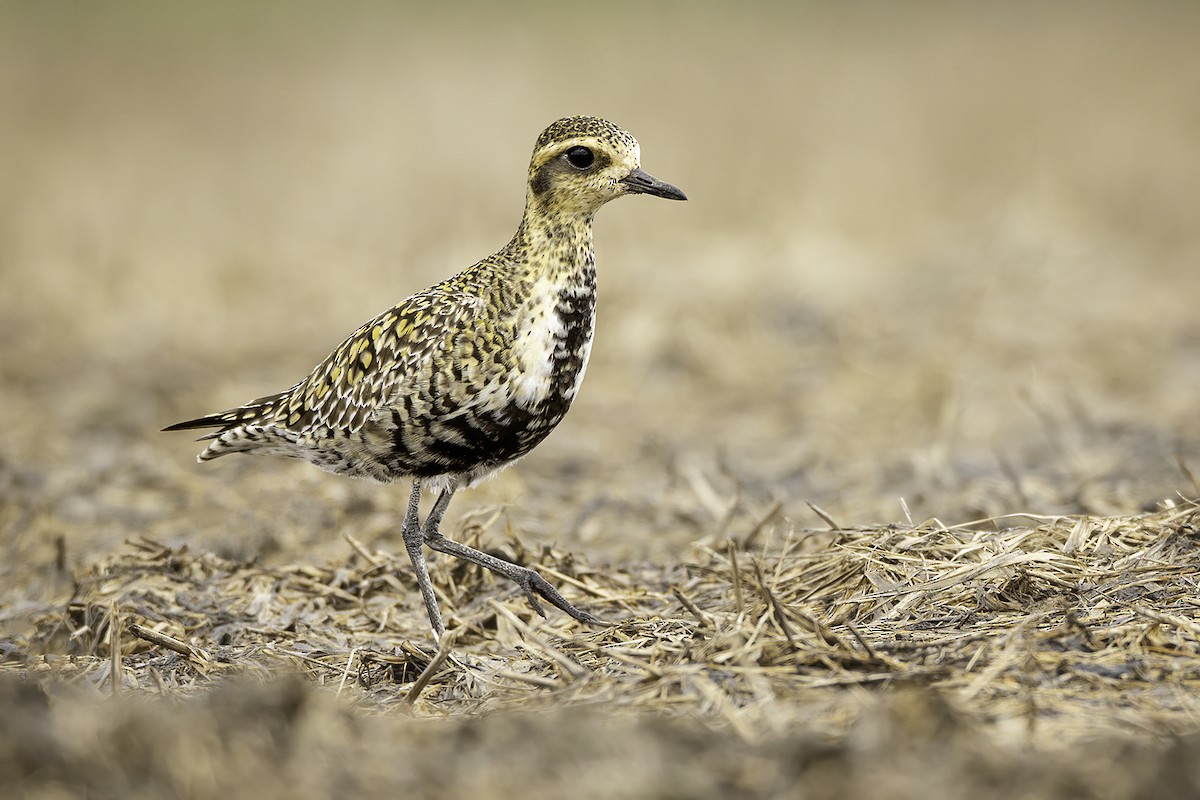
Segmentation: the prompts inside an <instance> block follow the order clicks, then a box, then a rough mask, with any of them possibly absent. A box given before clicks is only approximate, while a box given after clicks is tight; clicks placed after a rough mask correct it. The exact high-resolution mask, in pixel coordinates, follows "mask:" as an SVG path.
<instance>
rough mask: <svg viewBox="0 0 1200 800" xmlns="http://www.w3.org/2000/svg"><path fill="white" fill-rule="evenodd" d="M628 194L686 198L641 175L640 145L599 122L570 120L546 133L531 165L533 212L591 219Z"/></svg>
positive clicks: (586, 118)
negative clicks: (575, 215)
mask: <svg viewBox="0 0 1200 800" xmlns="http://www.w3.org/2000/svg"><path fill="white" fill-rule="evenodd" d="M624 194H649V195H654V196H655V197H665V198H667V199H669V200H686V199H687V196H686V195H684V193H683V192H681V191H679V189H677V188H675V187H674V186H672V185H671V184H669V183H665V182H664V181H660V180H659V179H657V178H655V177H654V176H652V175H649V174H647V173H645V172H643V171H642V168H641V148H639V146H638V143H637V139H634V138H633V136H632V135H631V134H630V133H629V132H628V131H624V130H622V129H620V128H618V127H617V126H616V125H614V124H612V123H611V122H609V121H607V120H603V119H599V118H597V117H567V118H565V119H560V120H558V121H557V122H555V123H553V124H552V125H550V127H548V128H546V130H544V131H542V135H541V136H539V137H538V140H537V144H536V145H535V146H534V148H533V159H532V160H531V161H530V164H529V199H528V205H529V207H530V208H531V209H533V208H537V209H539V210H541V211H542V212H543V213H552V214H561V213H567V214H572V213H573V214H580V215H584V216H588V217H590V216H591V215H592V214H595V213H596V210H597V209H599V208H600V206H602V205H604V204H605V203H607V202H608V201H609V200H615V199H616V198H618V197H620V196H621V195H624Z"/></svg>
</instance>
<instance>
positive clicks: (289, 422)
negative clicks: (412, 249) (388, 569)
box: [165, 117, 686, 635]
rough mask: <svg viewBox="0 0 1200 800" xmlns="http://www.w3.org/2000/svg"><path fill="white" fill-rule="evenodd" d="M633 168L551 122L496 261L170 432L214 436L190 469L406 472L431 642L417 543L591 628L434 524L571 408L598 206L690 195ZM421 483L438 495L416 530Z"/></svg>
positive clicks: (635, 159)
mask: <svg viewBox="0 0 1200 800" xmlns="http://www.w3.org/2000/svg"><path fill="white" fill-rule="evenodd" d="M584 149H586V152H587V155H584V154H582V152H581V151H582V150H584ZM639 160H640V153H639V147H638V143H637V141H636V140H635V139H634V138H633V136H631V135H630V134H629V133H627V132H626V131H623V130H621V129H620V128H618V127H617V126H615V125H613V124H612V123H610V122H607V121H605V120H602V119H597V118H595V117H568V118H566V119H562V120H559V121H557V122H555V123H553V124H552V125H550V126H549V127H548V128H547V129H546V130H545V131H544V132H543V133H542V135H541V136H540V137H539V138H538V140H537V144H536V146H535V148H534V152H533V158H532V160H531V162H530V166H529V182H528V188H527V192H526V205H525V214H524V216H523V218H522V220H521V225H520V227H518V229H517V232H516V234H515V235H514V236H513V238H512V240H511V241H509V243H508V244H507V245H505V246H504V247H503V248H501V249H500V250H499V251H498V252H497V253H495V254H494V255H491V256H489V257H487V258H485V259H483V260H482V261H479V262H478V263H476V264H474V265H473V266H471V267H468V268H467V269H466V270H464V271H463V272H460V273H459V274H457V275H455V276H454V277H452V278H449V279H447V280H445V281H443V282H442V283H439V284H437V285H436V286H433V287H432V288H430V289H427V290H425V291H423V292H420V293H419V294H415V295H413V296H412V297H409V298H408V299H406V300H404V301H403V302H401V303H399V304H398V305H396V306H394V307H392V308H390V309H388V310H387V311H385V312H383V313H382V314H380V315H379V316H377V317H375V318H374V319H372V320H370V321H369V322H367V323H365V324H363V325H362V326H360V327H359V328H358V330H356V331H355V332H354V333H352V334H351V335H350V336H349V337H348V338H347V339H346V340H345V341H344V342H342V343H341V344H340V345H339V346H338V347H337V348H336V349H335V350H334V351H333V352H332V353H331V354H330V355H329V356H328V357H327V358H326V359H325V360H324V361H322V362H321V363H320V364H318V365H317V367H316V368H315V369H314V370H313V371H312V372H311V373H310V374H309V375H308V376H307V377H306V378H304V379H303V380H301V381H300V382H299V383H297V384H296V385H294V386H292V387H291V388H290V389H287V390H285V391H283V392H280V393H279V394H274V395H269V396H267V397H262V398H259V399H258V400H255V401H253V402H251V403H247V404H246V405H244V406H240V407H238V408H235V409H231V410H229V411H225V412H222V413H219V414H213V415H210V416H206V417H201V418H199V419H194V420H189V421H187V422H181V423H178V424H176V425H172V426H170V427H168V428H166V429H165V430H181V429H188V428H206V427H213V428H217V429H218V430H216V431H215V432H213V433H210V434H208V435H206V436H204V437H201V438H202V439H211V440H212V442H211V444H209V445H208V447H207V448H206V449H205V450H204V451H203V452H202V453H201V454H200V456H199V460H200V461H208V460H210V459H214V458H217V457H218V456H223V455H226V454H228V453H239V452H241V453H255V454H261V455H274V456H287V457H293V458H303V459H305V460H307V461H310V462H312V463H313V464H316V465H317V466H319V467H321V468H322V469H325V470H328V471H330V472H335V473H338V474H342V475H350V476H353V477H359V478H368V479H372V480H376V481H380V482H390V481H394V480H397V479H400V478H410V479H412V480H413V492H412V495H411V497H410V502H409V513H408V515H407V516H406V519H405V526H404V535H405V543H406V546H407V548H408V551H409V555H410V556H411V557H412V560H413V565H414V568H415V569H416V572H417V577H418V582H419V583H420V585H421V590H422V594H423V596H424V599H425V604H426V608H427V611H428V613H429V616H430V622H431V624H432V625H433V628H434V631H435V632H436V633H437V634H439V635H440V634H441V633H442V631H443V627H442V623H441V618H440V613H439V612H438V609H437V605H436V601H435V600H434V599H433V592H432V587H431V586H430V585H429V584H428V573H427V570H426V568H425V564H424V559H423V556H422V555H421V545H422V544H424V545H427V546H430V547H432V548H434V549H439V550H442V551H444V552H449V553H451V554H453V555H456V556H458V557H461V558H466V559H468V560H471V561H474V562H475V563H479V564H481V565H483V566H485V567H487V568H489V569H492V570H493V571H496V572H498V573H500V574H502V575H504V576H505V577H509V578H511V579H512V580H515V581H517V582H518V583H519V584H521V585H522V588H523V589H524V590H525V593H526V596H527V597H528V598H529V600H530V603H531V605H533V607H534V608H535V609H536V610H538V611H539V613H540V612H541V608H540V607H539V605H538V604H537V601H536V598H535V597H534V594H535V593H536V594H540V595H541V596H543V597H545V598H546V599H548V600H550V601H551V602H552V603H554V604H555V605H556V606H558V607H559V608H562V609H563V610H564V611H567V612H568V613H570V614H571V615H572V616H574V617H576V618H577V619H581V620H586V621H595V618H593V617H591V616H590V615H588V614H586V613H584V612H581V611H579V610H577V609H575V608H574V607H573V606H571V605H570V604H569V603H567V602H566V600H564V599H562V597H561V595H558V593H557V591H555V590H554V589H553V587H550V585H549V584H548V583H546V582H545V581H544V580H542V579H541V578H540V576H537V574H536V573H533V572H532V570H527V569H525V568H524V567H517V566H516V565H511V564H509V563H508V562H500V563H499V564H496V563H493V562H495V561H499V560H498V559H494V557H492V556H487V555H486V554H483V553H479V552H478V551H475V550H472V549H471V548H467V547H465V546H464V545H460V544H458V543H455V542H451V541H450V540H448V539H445V538H444V537H442V536H441V534H440V533H439V532H438V524H439V523H440V520H441V516H442V513H443V512H444V510H445V507H446V505H447V504H448V503H449V499H450V497H451V496H452V495H453V493H454V492H455V491H456V490H457V489H458V488H460V487H462V486H469V485H471V484H472V483H474V482H476V481H478V480H479V479H480V478H482V477H484V476H486V475H488V474H489V473H492V472H494V471H496V470H498V469H501V468H503V467H504V466H507V465H508V464H511V463H512V462H513V461H515V460H517V459H519V458H521V457H522V456H524V455H525V454H526V453H528V452H529V451H530V450H532V449H533V448H534V447H535V446H537V444H538V443H540V442H541V441H542V440H543V439H544V438H545V437H546V436H547V435H548V434H549V433H550V432H551V431H552V430H553V429H554V427H555V426H556V425H557V424H558V423H559V421H561V420H562V418H563V415H565V414H566V412H567V409H568V408H570V405H571V402H572V401H573V400H574V399H575V395H576V393H577V392H578V390H579V385H580V382H581V381H582V380H583V374H584V371H585V368H586V366H587V361H588V354H589V352H590V350H591V343H592V332H593V324H594V320H595V305H596V272H595V255H594V252H593V249H592V219H593V216H594V215H595V212H596V211H597V210H598V209H599V208H600V206H602V205H603V204H604V203H606V202H608V201H609V200H612V199H615V198H616V197H619V196H621V195H623V194H626V193H644V194H653V195H657V196H661V197H667V198H671V199H680V200H682V199H686V198H684V196H683V193H682V192H680V191H679V190H678V189H676V188H674V187H673V186H670V185H669V184H665V183H662V182H661V181H658V180H657V179H654V178H652V177H650V176H649V175H647V174H646V173H644V172H642V171H641V169H640V164H639ZM585 161H586V162H589V163H588V164H587V166H581V164H582V163H583V162H585ZM422 485H425V486H426V487H430V488H434V489H436V490H438V491H439V496H438V499H437V501H436V503H435V505H434V508H433V510H432V511H430V513H429V516H428V517H427V519H426V522H425V525H424V528H423V529H422V527H421V526H420V525H419V524H418V520H417V510H416V509H417V504H418V503H419V496H420V490H421V487H422Z"/></svg>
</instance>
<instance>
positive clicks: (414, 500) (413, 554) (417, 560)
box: [401, 480, 446, 639]
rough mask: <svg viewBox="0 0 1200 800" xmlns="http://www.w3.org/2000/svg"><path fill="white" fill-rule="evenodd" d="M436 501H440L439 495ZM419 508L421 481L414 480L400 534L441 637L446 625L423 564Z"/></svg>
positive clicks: (422, 538)
mask: <svg viewBox="0 0 1200 800" xmlns="http://www.w3.org/2000/svg"><path fill="white" fill-rule="evenodd" d="M438 501H439V502H441V498H440V497H439V498H438ZM420 510H421V481H420V480H414V481H413V488H412V494H411V495H410V496H409V498H408V513H406V514H405V515H404V527H403V528H402V529H401V535H402V536H403V538H404V549H405V550H407V551H408V557H409V559H410V560H411V561H412V565H413V572H415V573H416V575H417V586H418V587H420V589H421V599H422V600H424V601H425V611H426V613H428V614H429V624H430V625H432V626H433V635H434V636H436V637H437V638H438V639H441V638H442V634H443V633H445V632H446V626H445V625H443V624H442V613H441V612H440V611H438V604H437V597H436V596H435V595H434V593H433V581H431V580H429V567H427V566H426V565H425V553H424V552H423V551H422V547H423V545H424V541H425V537H424V534H422V532H421V519H420V516H419V514H420Z"/></svg>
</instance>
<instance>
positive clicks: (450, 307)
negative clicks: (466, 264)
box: [271, 289, 483, 436]
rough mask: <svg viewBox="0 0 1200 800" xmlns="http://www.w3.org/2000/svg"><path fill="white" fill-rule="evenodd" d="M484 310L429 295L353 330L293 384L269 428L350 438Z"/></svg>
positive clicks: (468, 300)
mask: <svg viewBox="0 0 1200 800" xmlns="http://www.w3.org/2000/svg"><path fill="white" fill-rule="evenodd" d="M482 308H483V301H482V300H481V299H480V298H478V297H476V296H473V295H468V294H459V293H454V294H450V293H446V292H444V291H441V290H437V289H435V290H430V291H428V292H423V293H421V294H418V295H414V296H412V297H410V298H408V299H407V300H405V301H404V302H403V303H401V304H400V305H397V306H395V307H393V308H391V309H389V310H388V311H385V312H384V313H382V314H380V315H379V316H378V317H376V318H375V319H373V320H371V321H369V322H367V323H366V324H364V325H362V326H360V327H359V328H358V330H356V331H355V332H354V333H352V334H351V335H350V336H349V337H348V338H347V339H346V340H345V341H344V342H342V343H341V344H340V345H338V347H337V348H336V349H335V350H334V351H333V352H332V353H330V354H329V356H328V357H327V358H326V359H325V360H324V361H322V362H321V363H320V364H318V365H317V367H316V368H315V369H314V370H313V371H312V372H311V373H310V374H309V376H308V377H307V378H305V379H304V380H303V381H301V382H300V383H298V384H296V385H295V386H294V387H292V388H291V389H289V390H288V391H287V392H285V393H283V395H282V396H281V397H280V402H279V403H278V405H276V407H275V409H274V413H273V414H271V421H272V422H273V423H274V424H276V425H279V426H280V427H284V428H287V429H288V430H292V431H296V432H298V433H303V434H310V435H311V434H315V435H318V436H319V435H320V434H321V433H322V432H325V431H337V432H339V433H353V432H355V431H357V430H359V429H361V428H362V427H363V425H364V424H365V423H366V422H367V420H368V419H370V418H371V416H372V415H373V414H374V413H375V412H376V411H377V410H379V409H380V408H381V407H385V406H387V405H389V404H391V403H393V402H394V401H395V397H396V396H397V394H402V393H404V392H405V391H410V390H415V389H416V388H417V387H416V386H412V385H410V384H411V383H412V381H413V380H414V379H416V380H419V379H421V378H420V376H422V375H424V374H425V373H426V370H425V369H423V367H424V365H426V364H427V363H428V362H429V361H430V359H432V358H433V357H434V355H435V353H436V352H437V351H439V350H443V349H446V348H449V347H451V346H452V342H453V339H454V336H455V335H456V334H457V333H458V332H459V331H461V330H463V329H469V328H470V327H471V326H472V325H473V324H474V322H475V317H476V316H477V315H478V312H479V311H480V310H481V309H482Z"/></svg>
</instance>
